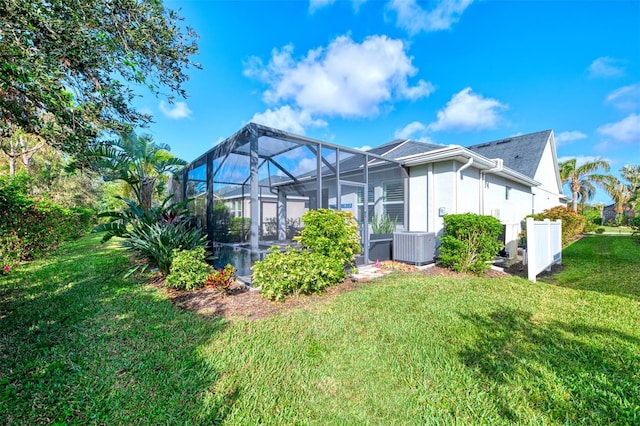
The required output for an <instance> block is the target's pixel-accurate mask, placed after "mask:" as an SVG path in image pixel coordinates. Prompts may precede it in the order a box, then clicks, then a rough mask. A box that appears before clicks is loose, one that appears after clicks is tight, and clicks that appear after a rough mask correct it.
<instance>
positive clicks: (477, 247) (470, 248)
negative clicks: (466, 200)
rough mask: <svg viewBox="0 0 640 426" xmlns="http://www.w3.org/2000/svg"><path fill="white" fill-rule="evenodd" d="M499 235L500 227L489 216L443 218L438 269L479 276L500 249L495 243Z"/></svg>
mask: <svg viewBox="0 0 640 426" xmlns="http://www.w3.org/2000/svg"><path fill="white" fill-rule="evenodd" d="M501 232H502V224H500V221H499V220H498V219H496V218H494V217H492V216H480V215H477V214H473V213H465V214H448V215H445V216H444V236H443V237H442V238H440V243H441V245H440V261H441V263H442V265H443V266H446V267H448V268H450V269H453V270H454V271H459V272H472V273H474V274H478V275H480V274H482V273H483V272H485V271H486V270H487V269H488V268H489V265H488V263H487V262H488V261H491V260H494V259H495V256H496V254H497V253H498V251H499V250H500V248H501V247H502V243H500V242H499V241H498V236H499V235H500V233H501Z"/></svg>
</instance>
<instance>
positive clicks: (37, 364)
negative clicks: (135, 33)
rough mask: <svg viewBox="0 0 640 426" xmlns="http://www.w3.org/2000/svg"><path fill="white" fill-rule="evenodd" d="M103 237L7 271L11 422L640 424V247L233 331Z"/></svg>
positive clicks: (578, 255)
mask: <svg viewBox="0 0 640 426" xmlns="http://www.w3.org/2000/svg"><path fill="white" fill-rule="evenodd" d="M98 241H99V238H98V237H96V236H92V237H88V238H84V239H82V240H80V241H78V242H74V243H69V244H66V245H64V246H62V247H61V248H60V249H59V250H58V252H57V253H56V254H55V255H53V256H51V257H49V258H47V259H44V260H41V261H36V262H33V263H30V264H26V265H23V266H22V267H20V268H17V269H16V270H15V271H12V273H11V274H10V275H9V276H5V277H2V278H0V280H2V281H0V424H35V423H58V424H65V423H69V424H109V425H111V424H211V423H219V422H221V423H225V424H261V423H271V424H308V423H314V424H385V425H386V424H514V423H520V424H634V423H635V424H638V423H640V327H638V325H639V324H640V284H639V283H640V262H639V260H638V259H639V258H640V256H639V255H640V244H637V243H636V241H635V240H634V239H632V238H630V237H618V236H601V235H600V236H589V237H586V238H584V239H582V240H580V241H578V242H577V243H574V244H573V245H572V246H570V247H569V248H568V249H566V250H565V253H564V261H565V264H566V268H565V269H564V271H562V272H561V273H559V274H556V275H555V276H553V277H549V278H546V279H543V280H541V281H539V282H538V283H536V284H533V283H530V282H528V281H526V280H523V279H520V278H503V279H482V278H442V277H433V276H421V275H419V274H416V275H391V276H388V277H386V278H384V279H381V280H378V281H376V282H373V283H369V284H365V285H363V286H362V287H361V288H360V289H358V290H356V291H353V292H350V293H346V294H342V295H340V296H338V297H336V298H334V299H332V300H329V301H327V302H325V303H321V304H316V305H313V306H311V307H310V308H308V309H306V310H298V311H295V312H293V313H288V314H282V315H278V316H275V317H271V318H268V319H265V320H255V321H251V320H242V321H234V322H231V323H228V322H227V323H225V322H223V321H220V320H211V319H206V318H201V317H199V316H198V315H196V314H192V313H189V312H183V311H180V310H179V309H177V308H175V307H174V306H173V305H171V304H170V303H169V301H168V300H167V298H166V296H165V295H164V293H163V292H162V290H160V289H157V288H154V287H151V286H145V285H142V284H140V283H136V282H135V281H133V280H132V279H129V280H124V279H122V278H121V277H122V275H123V271H124V270H126V268H127V266H126V265H127V262H126V259H125V257H124V256H123V252H122V251H120V250H119V249H117V248H115V247H116V246H115V245H111V246H100V245H99V244H98Z"/></svg>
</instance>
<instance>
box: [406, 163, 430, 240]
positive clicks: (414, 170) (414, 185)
mask: <svg viewBox="0 0 640 426" xmlns="http://www.w3.org/2000/svg"><path fill="white" fill-rule="evenodd" d="M428 168H429V167H428V166H427V165H426V164H424V165H420V166H416V167H411V168H410V169H409V206H408V207H409V231H421V232H426V231H428V230H429V229H428V226H429V215H430V214H432V213H430V212H429V197H428V194H429V193H428V176H427V175H428Z"/></svg>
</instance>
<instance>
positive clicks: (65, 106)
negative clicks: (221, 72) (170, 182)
mask: <svg viewBox="0 0 640 426" xmlns="http://www.w3.org/2000/svg"><path fill="white" fill-rule="evenodd" d="M0 10H1V11H2V14H1V15H2V16H0V137H2V138H7V137H11V136H12V135H13V133H14V132H15V131H16V130H17V129H22V130H23V131H25V132H28V133H30V134H34V135H39V136H42V137H44V138H45V139H46V140H47V142H48V143H49V144H51V145H53V146H56V147H58V148H61V149H63V150H65V151H67V152H70V153H75V152H82V150H83V149H84V148H85V147H86V145H87V144H89V143H91V142H92V141H93V140H95V138H96V137H97V135H98V134H99V133H100V132H101V131H102V130H104V129H109V130H119V131H121V130H123V129H126V128H129V127H130V126H144V125H145V124H147V123H148V122H149V121H150V120H151V117H150V116H148V115H145V114H142V113H140V112H139V111H136V110H135V108H134V107H133V106H132V100H133V98H134V96H135V92H134V90H133V88H132V87H133V86H139V87H145V86H146V87H147V88H148V89H149V90H151V92H152V93H154V94H155V95H156V96H158V95H162V96H167V98H168V99H169V101H172V100H173V97H174V95H178V96H180V97H184V96H185V91H184V88H183V84H184V83H185V81H187V79H188V75H187V74H186V70H187V69H188V68H189V67H199V65H198V64H197V63H195V62H193V60H192V56H193V55H194V54H196V53H197V44H196V39H197V35H196V34H195V32H194V31H193V30H191V29H190V28H188V27H186V28H184V27H182V26H181V25H180V21H181V19H182V18H180V17H179V16H178V14H177V13H176V12H175V11H173V10H170V9H166V8H165V7H164V6H163V4H162V2H161V1H160V0H83V1H77V0H49V1H42V0H0Z"/></svg>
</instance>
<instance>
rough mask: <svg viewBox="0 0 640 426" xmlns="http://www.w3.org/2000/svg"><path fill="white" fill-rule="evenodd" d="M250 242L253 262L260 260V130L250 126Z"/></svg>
mask: <svg viewBox="0 0 640 426" xmlns="http://www.w3.org/2000/svg"><path fill="white" fill-rule="evenodd" d="M248 133H249V173H250V177H249V200H250V201H249V215H250V217H251V222H250V227H249V244H250V249H251V263H253V262H255V261H256V260H260V253H259V250H260V246H259V245H258V221H259V219H260V200H259V189H260V188H259V186H258V160H259V158H258V131H257V129H256V128H255V127H254V126H251V125H250V126H249V132H248Z"/></svg>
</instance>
